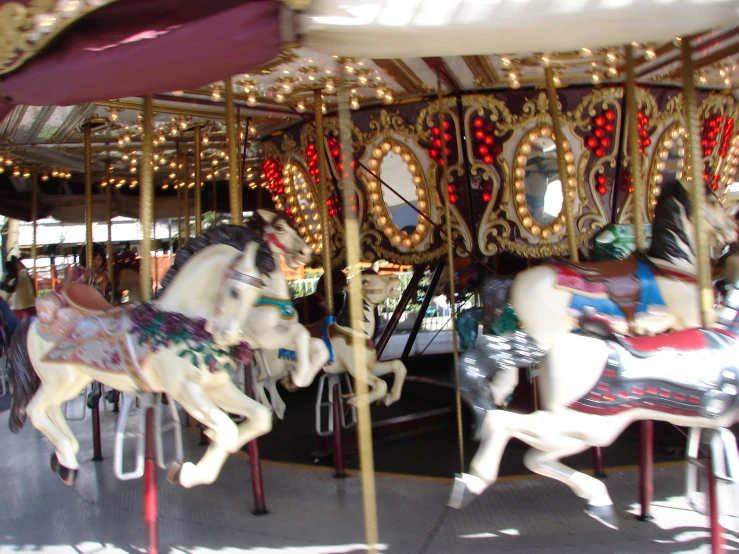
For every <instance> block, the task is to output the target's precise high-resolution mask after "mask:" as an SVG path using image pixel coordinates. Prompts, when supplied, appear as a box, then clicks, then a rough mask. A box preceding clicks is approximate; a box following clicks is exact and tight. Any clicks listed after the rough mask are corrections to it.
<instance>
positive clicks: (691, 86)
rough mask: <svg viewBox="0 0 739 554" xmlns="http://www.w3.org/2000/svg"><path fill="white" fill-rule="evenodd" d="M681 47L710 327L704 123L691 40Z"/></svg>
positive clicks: (701, 279)
mask: <svg viewBox="0 0 739 554" xmlns="http://www.w3.org/2000/svg"><path fill="white" fill-rule="evenodd" d="M680 46H681V50H682V63H683V75H684V77H683V79H684V81H683V91H684V93H685V111H686V114H685V115H686V119H687V121H686V123H687V131H688V132H687V134H686V135H685V140H686V141H687V142H688V144H687V147H688V148H687V150H689V152H690V160H691V164H690V167H691V176H692V179H693V187H692V189H691V209H692V212H693V221H694V224H695V235H696V258H697V260H698V287H699V288H700V310H701V325H702V326H703V327H709V326H710V325H712V324H713V288H712V286H711V263H710V255H709V252H708V236H707V233H708V229H707V228H706V219H705V216H704V209H705V202H706V197H705V195H706V185H705V183H704V182H703V167H702V165H703V164H702V163H701V160H702V159H703V158H702V156H701V144H700V124H699V121H698V99H697V98H696V94H695V82H694V80H693V52H692V48H691V46H690V41H689V40H688V39H687V38H684V39H683V40H682V41H681V45H680Z"/></svg>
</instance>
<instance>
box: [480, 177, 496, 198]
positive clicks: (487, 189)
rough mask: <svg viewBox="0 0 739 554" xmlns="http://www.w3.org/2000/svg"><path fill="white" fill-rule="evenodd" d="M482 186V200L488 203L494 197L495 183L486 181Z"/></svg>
mask: <svg viewBox="0 0 739 554" xmlns="http://www.w3.org/2000/svg"><path fill="white" fill-rule="evenodd" d="M481 188H482V201H483V202H485V203H486V204H487V203H489V202H490V201H491V200H492V199H493V185H492V183H489V182H487V181H485V182H484V183H483V184H482V187H481Z"/></svg>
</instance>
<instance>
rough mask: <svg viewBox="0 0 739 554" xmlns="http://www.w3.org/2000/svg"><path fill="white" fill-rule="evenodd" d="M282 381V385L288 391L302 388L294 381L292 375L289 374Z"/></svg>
mask: <svg viewBox="0 0 739 554" xmlns="http://www.w3.org/2000/svg"><path fill="white" fill-rule="evenodd" d="M280 383H282V386H283V387H284V388H285V390H286V391H287V392H295V391H297V390H299V389H300V387H299V386H298V385H296V384H295V383H294V382H293V380H292V377H290V376H289V375H286V376H285V377H283V378H282V380H281V381H280Z"/></svg>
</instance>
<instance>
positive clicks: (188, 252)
mask: <svg viewBox="0 0 739 554" xmlns="http://www.w3.org/2000/svg"><path fill="white" fill-rule="evenodd" d="M251 242H257V243H258V244H259V250H258V251H257V259H256V264H257V267H258V268H259V271H261V272H262V273H265V274H269V273H271V272H272V271H274V270H275V267H276V266H275V261H274V257H273V255H272V251H271V250H270V249H269V246H267V243H266V242H264V239H263V238H262V236H261V235H260V234H258V233H256V232H254V231H252V230H251V229H248V228H246V227H242V226H240V225H232V224H226V223H224V224H221V225H215V226H213V227H210V228H209V229H207V230H205V231H203V232H202V233H201V234H200V235H198V236H197V237H195V238H194V239H192V240H190V241H189V242H188V243H187V244H186V245H185V246H183V247H182V248H180V249H179V250H177V254H176V255H175V260H174V263H173V264H172V266H171V267H170V268H169V270H168V271H167V274H166V275H165V276H164V278H163V279H162V286H161V287H160V288H159V290H158V291H157V292H156V293H155V294H154V299H157V298H159V297H160V296H161V295H162V293H163V292H164V289H166V288H167V285H169V284H170V283H171V282H172V280H173V279H174V278H175V276H176V275H177V273H178V272H179V270H180V268H181V267H182V266H183V265H185V263H186V262H187V261H188V260H189V259H190V258H191V257H192V256H193V255H195V254H197V253H198V252H200V251H202V250H205V249H206V248H208V247H209V246H213V245H216V244H225V245H228V246H231V247H233V248H236V249H237V250H239V251H240V252H243V251H244V248H246V245H247V244H249V243H251Z"/></svg>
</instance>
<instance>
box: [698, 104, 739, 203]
mask: <svg viewBox="0 0 739 554" xmlns="http://www.w3.org/2000/svg"><path fill="white" fill-rule="evenodd" d="M722 124H723V132H722V129H721V127H722ZM702 131H703V132H702V133H701V148H702V151H703V157H704V158H707V157H709V156H710V155H711V154H713V153H714V152H715V151H716V146H718V155H719V157H721V158H726V156H728V155H729V148H730V147H731V137H732V134H733V132H734V118H732V117H729V118H726V121H724V117H723V116H722V115H714V116H712V117H709V118H708V119H707V120H705V121H704V122H703V129H702ZM719 134H720V135H721V137H720V138H719ZM719 178H720V176H719V175H718V174H715V175H711V174H710V172H709V165H708V161H706V164H705V166H704V169H703V180H704V181H705V182H706V183H710V184H711V188H712V189H713V190H718V185H719V180H720V179H719Z"/></svg>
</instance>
